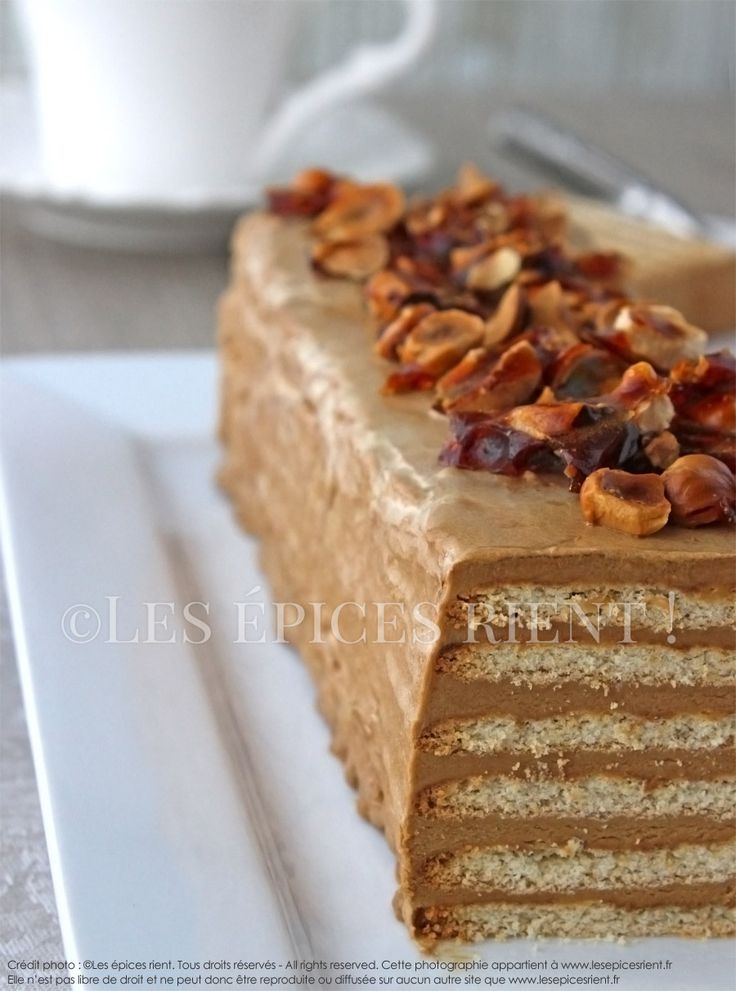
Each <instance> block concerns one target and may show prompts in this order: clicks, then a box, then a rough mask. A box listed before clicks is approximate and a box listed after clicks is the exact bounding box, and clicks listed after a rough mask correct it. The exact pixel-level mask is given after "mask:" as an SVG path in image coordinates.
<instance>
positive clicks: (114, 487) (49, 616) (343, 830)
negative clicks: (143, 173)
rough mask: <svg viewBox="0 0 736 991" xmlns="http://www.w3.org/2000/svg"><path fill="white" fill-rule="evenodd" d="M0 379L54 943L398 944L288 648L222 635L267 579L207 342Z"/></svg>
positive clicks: (547, 947)
mask: <svg viewBox="0 0 736 991" xmlns="http://www.w3.org/2000/svg"><path fill="white" fill-rule="evenodd" d="M2 380H3V407H4V409H3V412H4V430H3V450H2V458H3V460H2V483H3V490H2V524H3V538H4V545H5V555H6V568H7V575H8V584H9V590H10V596H11V608H12V615H13V623H14V630H15V636H16V642H17V646H18V658H19V664H20V668H21V678H22V684H23V693H24V699H25V705H26V710H27V714H28V723H29V729H30V734H31V743H32V746H33V753H34V759H35V764H36V771H37V775H38V782H39V788H40V794H41V803H42V809H43V815H44V822H45V827H46V832H47V838H48V845H49V855H50V860H51V868H52V873H53V878H54V885H55V891H56V896H57V901H58V906H59V915H60V920H61V927H62V933H63V937H64V942H65V947H66V952H67V954H68V956H69V958H71V959H72V960H76V961H81V960H84V959H85V958H88V957H89V958H96V959H103V960H105V959H110V958H113V957H115V958H120V957H134V958H136V959H151V958H163V959H168V958H170V957H171V958H173V959H177V958H181V959H191V960H202V959H205V958H213V959H215V958H226V959H236V958H243V957H244V958H250V959H257V958H261V959H263V958H271V959H275V960H277V961H279V960H286V959H294V958H302V959H308V958H310V957H316V958H320V959H326V960H340V959H341V960H345V959H378V960H379V961H381V960H383V959H402V958H403V959H407V960H410V961H414V960H417V959H419V954H418V952H417V950H416V949H415V947H414V946H413V945H412V943H411V942H410V940H409V938H408V936H407V934H406V932H405V930H404V928H403V926H401V925H400V924H399V923H398V922H397V921H396V920H395V919H394V916H393V913H392V910H391V896H392V894H393V890H394V876H393V869H394V868H393V859H392V857H391V855H390V853H389V851H388V848H387V847H386V845H385V843H384V840H383V838H382V837H381V835H380V834H379V833H378V832H377V831H376V830H375V829H373V828H372V827H371V826H369V825H367V824H366V823H365V822H363V821H362V820H361V819H360V818H359V816H358V815H357V814H356V812H355V809H354V795H353V793H352V791H351V790H350V788H349V787H348V786H347V785H346V784H345V782H344V780H343V775H342V769H341V767H340V765H339V763H338V762H337V761H336V760H335V759H334V758H333V757H331V756H329V755H328V752H327V751H328V734H327V731H326V729H325V727H324V725H323V724H322V722H321V720H320V718H319V717H318V715H317V714H316V712H315V710H314V705H313V691H312V687H311V685H310V682H309V680H308V677H307V675H306V673H305V671H304V669H303V667H302V665H301V664H300V662H299V661H298V659H297V658H296V657H295V656H294V654H293V653H292V652H291V651H290V650H289V649H288V648H286V647H285V646H282V645H279V644H273V643H246V644H243V643H241V644H237V643H235V642H234V640H235V639H236V635H237V632H238V624H237V607H236V606H235V605H234V604H235V603H237V602H251V603H258V602H266V601H267V599H266V595H267V592H266V589H265V581H264V579H263V576H262V575H261V574H260V572H259V569H258V564H257V559H256V548H255V546H254V543H253V541H252V540H250V539H249V538H248V537H246V536H245V535H244V534H242V533H241V532H240V531H239V530H238V529H237V527H236V526H235V525H234V523H233V522H232V519H231V515H230V511H229V507H228V505H227V504H226V502H225V501H224V499H223V498H222V497H221V495H220V494H219V493H218V492H217V490H216V488H215V486H214V484H213V476H214V472H215V469H216V465H217V460H218V452H217V447H216V444H215V441H214V439H213V438H214V433H215V419H216V416H215V413H216V370H215V362H214V358H213V356H212V355H210V354H201V353H199V354H194V353H192V354H184V353H180V354H165V355H164V354H147V355H145V356H144V355H135V354H128V355H125V356H123V355H110V356H104V357H103V356H81V357H64V358H45V359H14V360H11V361H6V362H5V363H4V368H3V373H2ZM116 597H117V598H116ZM112 600H114V601H115V608H116V610H117V630H116V631H115V634H116V635H115V636H111V632H112V631H111V630H110V621H111V617H110V609H111V606H110V603H111V601H112ZM190 602H200V603H201V602H206V603H209V608H210V614H209V617H204V614H203V608H204V607H195V608H194V610H193V611H194V613H195V615H197V616H199V617H200V618H206V619H208V622H209V625H210V627H211V629H212V637H211V639H210V640H209V641H208V642H207V643H204V644H200V645H193V644H189V643H186V642H183V636H182V634H183V632H184V630H186V631H187V632H188V633H189V634H190V636H191V637H192V638H194V639H197V638H198V637H199V636H200V631H199V629H198V628H197V627H196V626H194V625H192V624H191V623H187V622H186V621H185V618H184V615H183V609H184V606H185V604H186V603H190ZM145 603H171V604H172V605H171V606H170V607H159V612H158V613H157V616H158V618H159V619H161V620H163V618H164V615H165V614H166V615H167V617H168V618H167V625H166V626H164V625H163V624H161V625H159V626H157V627H156V628H155V630H153V631H152V632H153V634H154V636H155V638H156V639H158V640H162V639H164V638H168V637H169V636H171V635H172V634H173V636H174V637H175V642H174V643H170V644H163V643H160V642H157V643H150V642H148V643H147V642H145V641H146V640H147V639H148V640H150V639H152V637H151V636H150V635H147V634H148V633H149V631H147V627H146V623H147V616H146V611H145V606H144V604H145ZM77 607H78V608H77ZM247 615H248V617H253V616H254V615H255V613H254V611H253V609H252V608H251V609H249V610H248V612H247ZM98 622H99V626H98ZM136 633H137V636H138V642H137V643H136V642H132V643H126V642H122V641H124V640H133V639H135V635H136ZM249 637H250V638H251V639H252V634H249ZM106 640H108V641H110V640H115V641H116V642H105V641H106ZM84 641H86V642H84ZM474 949H475V948H474ZM478 953H479V954H480V957H481V958H482V959H483V960H486V961H488V962H489V963H491V964H493V962H496V965H498V964H500V963H502V962H506V963H508V964H511V963H513V962H517V963H520V962H521V961H523V960H525V959H533V960H535V961H546V962H547V964H548V966H549V965H551V964H552V963H553V962H557V964H558V965H561V964H563V963H564V962H568V961H574V960H589V959H595V960H598V961H611V962H615V961H619V962H623V963H624V966H626V964H627V963H631V962H635V961H655V960H661V959H668V960H670V961H672V967H671V969H669V970H668V971H666V972H660V971H656V970H654V971H652V970H650V971H638V970H637V971H632V970H622V971H620V972H619V973H620V976H621V982H620V984H619V987H621V988H623V989H628V991H645V989H655V988H657V989H660V988H661V989H665V988H666V989H667V991H679V989H682V991H691V989H692V988H694V987H698V986H699V987H702V988H704V989H708V991H717V989H727V988H728V989H731V988H733V986H734V984H733V973H734V970H733V966H734V947H733V944H732V943H731V942H730V941H722V940H715V941H708V942H696V941H689V940H677V939H658V940H639V941H633V942H630V943H628V944H626V945H617V944H610V943H587V942H586V943H583V942H581V943H574V942H557V941H543V942H540V943H532V942H525V941H516V942H509V943H501V944H493V943H489V944H486V945H484V946H481V947H479V948H478ZM487 973H488V974H494V975H495V976H498V973H499V972H498V971H495V970H494V971H488V972H487ZM517 973H524V972H523V971H520V972H517ZM527 973H528V972H527ZM547 973H548V974H549V975H550V976H551V973H552V972H551V971H547ZM558 973H563V972H562V971H560V972H558ZM598 973H599V974H605V973H610V972H606V971H599V972H598Z"/></svg>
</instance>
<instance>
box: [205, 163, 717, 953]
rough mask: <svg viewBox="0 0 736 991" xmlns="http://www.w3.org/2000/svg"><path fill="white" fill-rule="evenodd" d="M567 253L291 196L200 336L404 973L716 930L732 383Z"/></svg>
mask: <svg viewBox="0 0 736 991" xmlns="http://www.w3.org/2000/svg"><path fill="white" fill-rule="evenodd" d="M366 189H367V190H368V192H367V193H366V192H365V190H366ZM361 190H363V192H361ZM376 190H378V192H375V191H376ZM371 196H372V197H373V199H372V200H371ZM519 218H521V219H519ZM479 231H480V233H479ZM563 237H564V235H563V233H562V222H561V219H560V217H559V216H558V213H557V211H556V210H555V209H553V208H552V207H550V205H549V204H547V203H544V204H543V203H542V202H541V201H540V202H534V203H532V202H531V201H529V200H526V199H524V198H521V197H517V198H512V197H508V196H506V194H504V193H503V191H501V190H500V189H499V188H498V187H497V186H496V185H495V184H494V183H492V182H491V181H490V180H485V178H484V177H482V176H480V174H479V173H477V172H476V171H475V170H466V171H465V173H464V174H463V176H462V177H461V180H460V181H459V183H458V186H457V187H456V188H455V189H454V190H450V191H449V192H447V193H445V194H442V196H440V197H438V198H436V199H435V200H433V201H425V202H423V203H420V204H418V205H415V204H411V205H410V206H408V207H407V206H406V204H405V203H404V202H403V198H401V196H400V194H399V193H398V191H396V190H393V189H392V187H358V186H357V184H354V183H350V182H347V181H346V180H337V179H335V177H331V176H329V175H328V174H326V173H317V172H314V173H308V174H305V175H303V176H301V177H299V178H298V180H297V181H296V182H295V184H294V186H293V187H292V188H290V189H287V190H279V191H276V192H275V193H274V194H273V195H272V197H271V210H270V211H264V212H259V213H254V214H252V215H250V216H247V217H245V218H244V219H242V220H241V221H240V223H239V224H238V226H237V229H236V231H235V234H234V237H233V257H232V270H231V278H230V284H229V287H228V289H227V291H226V292H225V294H224V296H223V298H222V300H221V304H220V309H219V342H220V355H221V369H222V406H221V436H222V442H223V445H224V452H225V457H224V464H223V467H222V472H221V482H222V485H223V486H224V488H225V490H226V491H227V493H228V494H229V496H230V498H231V500H232V502H233V505H234V507H235V511H236V514H237V517H238V519H239V520H240V522H241V523H242V525H243V526H244V527H246V528H247V529H248V530H249V531H251V532H252V533H254V534H256V535H257V536H258V538H259V539H260V542H261V549H262V563H263V568H264V571H265V573H266V575H267V576H268V578H269V580H270V582H271V585H272V590H273V596H274V599H275V600H276V601H279V602H290V603H297V604H299V605H300V606H302V608H303V610H304V619H303V621H302V622H300V623H296V622H294V623H293V625H291V626H290V627H289V629H288V630H287V635H288V636H289V638H290V640H291V641H292V642H293V644H294V646H295V647H296V648H297V649H298V651H299V653H300V654H301V656H302V657H303V659H304V661H305V662H306V664H307V665H308V666H309V669H310V671H311V673H312V675H313V678H314V682H315V684H316V688H317V694H318V701H319V707H320V710H321V712H322V713H323V715H324V717H325V719H326V720H327V722H328V723H329V725H330V727H331V730H332V738H333V749H334V752H335V753H336V754H337V755H338V756H339V758H340V759H341V760H342V761H343V762H344V765H345V771H346V776H347V779H348V781H349V782H350V783H351V784H352V785H353V786H354V787H355V788H356V790H357V794H358V808H359V810H360V812H361V813H362V814H363V815H364V816H366V817H367V818H368V819H369V820H370V821H371V822H373V823H375V825H376V826H378V827H379V828H380V829H382V830H383V831H384V832H385V835H386V838H387V840H388V842H389V844H390V845H391V848H392V849H393V851H394V852H395V855H396V859H397V878H398V892H397V894H396V898H395V902H394V904H395V908H396V911H397V913H398V914H399V916H400V917H401V918H402V919H403V920H404V921H405V923H406V925H407V927H408V928H409V930H410V932H411V934H412V935H413V936H414V938H415V939H417V940H418V941H419V942H420V943H422V944H424V945H427V946H429V945H432V944H433V943H434V941H436V940H438V939H448V938H449V939H461V940H477V939H482V938H486V937H509V936H566V937H611V936H613V937H622V936H629V935H661V934H678V935H689V936H711V935H725V934H729V933H732V932H733V931H734V912H733V908H734V887H735V880H736V879H735V877H734V875H735V874H736V868H735V864H734V850H735V844H734V794H735V792H736V774H735V772H736V767H735V766H734V758H733V742H734V712H735V710H736V705H735V696H734V681H735V678H734V674H735V673H734V665H733V657H734V654H733V648H734V638H733V626H734V615H735V610H734V584H735V580H736V572H735V558H734V542H733V531H732V530H730V529H729V528H728V526H727V524H728V522H729V521H732V520H733V515H734V513H733V494H732V491H731V489H730V488H729V487H730V486H732V476H731V474H730V469H729V468H728V467H726V465H727V464H729V459H730V454H729V452H730V451H732V431H733V420H732V414H730V413H728V412H724V409H727V408H728V409H730V407H729V406H728V404H729V403H732V402H733V400H732V397H731V395H730V391H729V390H730V385H727V386H724V385H723V384H722V383H723V381H726V378H724V377H723V376H722V377H720V378H719V375H720V370H721V369H723V368H728V367H730V366H729V364H728V361H727V360H726V358H725V357H724V356H723V355H720V356H716V357H714V358H713V359H710V358H704V357H702V352H703V351H704V349H705V344H704V335H702V336H700V335H701V332H700V331H698V330H697V328H692V327H690V325H688V324H687V323H686V322H685V321H678V319H677V317H676V316H675V315H673V312H674V311H668V312H667V313H665V312H664V311H665V310H666V309H667V308H665V307H652V311H651V314H650V315H651V321H650V324H651V326H649V327H648V326H646V323H647V319H648V317H647V314H646V313H645V315H644V318H642V314H641V312H640V309H641V307H640V304H639V303H638V301H636V302H635V301H632V300H630V299H629V298H628V297H626V296H625V295H624V294H623V291H622V290H620V289H619V288H618V287H617V286H614V283H615V282H616V278H617V275H618V273H617V271H615V270H617V269H618V262H617V261H616V260H614V259H613V258H612V257H608V256H604V255H602V254H596V255H594V256H593V255H587V256H585V257H584V258H582V257H581V258H580V259H577V260H574V261H570V260H569V258H568V257H567V255H565V250H566V249H564V241H563ZM561 245H563V246H562V247H561ZM463 252H465V254H463ZM535 252H536V253H535ZM540 259H541V260H540ZM565 259H567V260H565ZM402 284H403V286H404V290H402V289H401V286H402ZM550 287H551V288H550ZM521 297H523V301H524V302H523V306H522V305H521V303H520V299H521ZM637 306H639V307H640V309H637ZM655 311H656V312H655ZM458 312H460V315H459V316H458V315H457V314H458ZM604 312H605V318H604V317H603V316H600V314H602V313H604ZM622 312H623V313H625V314H626V315H625V316H624V317H622ZM647 312H649V311H647ZM448 314H449V316H448ZM581 314H582V316H581ZM591 314H592V316H591ZM665 317H666V320H665ZM427 318H429V321H427ZM655 318H656V319H655ZM443 320H444V321H447V320H449V321H450V331H448V330H447V326H445V324H443V323H442V321H443ZM642 320H643V324H642V325H643V326H644V329H643V330H642V331H641V334H642V337H641V339H642V341H643V343H642V345H641V352H640V351H639V350H638V347H639V345H638V344H637V343H636V342H637V340H638V338H637V337H636V336H633V337H632V335H631V333H628V331H629V329H630V328H629V325H630V324H631V323H632V322H633V323H636V322H637V321H640V322H641V321H642ZM423 321H424V322H423ZM432 321H434V323H433V322H432ZM478 321H480V323H481V324H482V333H481V337H480V338H479V337H478V326H479V324H478ZM535 321H536V322H537V323H539V325H540V326H543V327H544V328H546V329H545V334H546V333H547V332H548V331H550V329H551V330H553V331H554V333H555V335H557V336H559V334H562V335H563V336H565V335H569V334H570V333H572V332H573V331H574V334H575V337H576V340H575V342H573V343H572V344H570V342H569V341H568V340H567V337H565V348H563V350H564V355H565V361H563V362H562V364H563V365H564V367H565V368H567V369H569V367H574V369H577V370H578V371H577V373H576V374H577V377H575V376H572V377H570V376H569V375H568V374H567V372H565V374H564V375H562V373H561V372H560V354H559V353H557V352H555V353H554V355H553V357H554V362H553V363H552V364H550V361H551V359H549V355H550V354H551V353H552V347H551V344H550V343H549V339H548V337H544V339H543V340H541V342H540V336H539V333H537V328H536V323H535ZM665 323H666V326H664V329H663V324H665ZM417 327H420V331H419V332H418V333H417V332H416V328H417ZM652 327H654V331H652ZM530 328H531V329H530ZM571 328H572V329H571ZM591 328H592V329H591ZM650 331H651V332H652V333H654V332H657V333H660V332H661V334H662V337H663V339H664V345H663V347H664V351H660V352H658V351H657V347H658V346H659V345H658V344H657V341H655V342H654V343H652V340H651V339H650V338H651V334H650ZM647 334H649V337H647ZM594 335H597V338H596V340H595V341H594V342H593V345H594V346H593V345H591V340H592V337H593V336H594ZM448 339H449V340H450V344H451V346H450V347H449V348H448V347H447V346H446V345H447V341H448ZM632 339H633V341H634V343H633V345H632V344H631V341H632ZM376 341H378V343H376ZM458 341H459V343H458ZM673 341H674V342H675V343H677V345H678V347H680V345H681V349H680V350H677V352H676V353H675V351H672V350H670V351H667V348H670V349H672V347H674V345H673ZM624 345H626V346H628V347H629V351H628V352H626V351H625V347H624ZM591 346H592V347H593V352H591V351H590V350H587V351H584V352H583V355H584V357H585V364H584V367H583V366H580V365H579V364H576V363H573V364H572V365H571V364H570V363H571V361H572V358H573V357H574V358H575V362H577V361H578V359H579V358H580V354H581V352H580V351H579V350H578V352H575V353H574V354H572V356H571V355H570V354H568V352H569V351H570V348H571V347H572V348H575V347H578V348H580V347H588V348H589V347H591ZM558 351H559V348H558ZM665 352H666V354H665ZM438 356H439V357H438ZM642 357H648V358H649V362H645V361H642V360H641V359H642ZM609 358H610V359H611V360H610V362H609V363H608V364H607V362H608V359H609ZM520 361H521V364H522V367H521V368H520V369H517V368H516V364H518V363H519V362H520ZM529 361H531V362H532V366H533V367H532V369H531V371H530V370H529V367H528V365H529ZM535 361H536V362H537V364H536V365H535V364H534V362H535ZM540 362H541V364H540ZM565 362H567V364H565ZM703 362H705V365H704V364H703ZM644 364H646V369H643V367H642V366H643V365H644ZM581 367H583V370H582V372H581V371H580V368H581ZM632 369H633V371H632ZM714 369H715V371H714ZM716 372H718V374H716ZM494 376H495V377H494ZM627 376H628V377H627ZM724 376H725V373H724ZM581 381H582V382H584V383H585V384H584V385H581ZM729 381H730V380H729ZM520 382H521V383H526V385H525V386H524V385H520ZM591 382H593V385H591V384H590V383H591ZM622 382H623V385H622V384H621V383H622ZM642 382H643V384H642ZM663 383H664V384H663ZM713 383H715V384H713ZM524 388H526V393H525V394H524V393H523V390H524ZM632 392H634V393H636V401H635V402H634V401H632V400H631V399H630V396H631V394H632ZM596 395H597V398H596V399H595V401H594V400H593V399H591V398H590V397H591V396H596ZM581 396H583V397H584V401H581V400H580V397H581ZM704 396H705V399H704V398H703V397H704ZM601 397H602V398H601ZM706 400H707V401H706ZM724 402H725V406H724V405H723V404H724ZM703 404H705V408H707V409H706V413H705V414H703V413H702V408H704V405H703ZM573 405H575V409H573V410H571V409H570V407H571V406H573ZM578 407H579V408H578ZM714 409H716V412H715V413H714V412H713V410H714ZM530 411H531V412H530ZM611 411H613V412H611ZM573 414H574V415H573ZM550 416H554V417H562V419H563V420H564V424H565V430H564V431H563V430H562V428H555V429H554V430H553V429H552V428H551V427H549V424H548V420H549V417H550ZM729 416H731V420H729V419H728V418H729ZM530 417H531V419H530ZM540 417H542V419H541V420H540ZM581 417H583V418H584V422H583V421H582V420H581ZM545 418H546V419H545ZM586 418H587V419H586ZM704 421H707V422H704ZM581 423H583V426H580V424H581ZM540 424H543V425H542V426H540ZM544 424H547V425H546V426H544ZM611 438H613V440H612V439H611ZM704 452H705V453H704ZM693 457H694V458H696V459H698V458H701V459H705V460H704V461H703V462H702V463H701V462H698V463H697V464H696V463H695V462H689V461H688V458H693ZM713 462H715V463H716V466H715V468H714V466H713ZM691 466H693V470H694V469H695V468H697V470H698V472H700V474H697V472H696V477H695V479H694V480H693V479H692V478H691V477H690V475H689V474H688V470H689V468H690V467H691ZM722 471H723V472H725V476H724V475H723V474H722ZM708 472H712V473H713V475H712V477H711V476H710V475H709V474H708ZM632 479H633V482H632ZM724 479H725V482H724ZM570 487H572V488H573V490H582V494H581V496H580V497H579V496H578V495H576V494H575V493H574V492H573V493H571V492H570V491H568V489H569V488H570ZM704 493H705V494H704ZM581 508H582V511H581ZM668 517H669V520H670V521H669V522H667V520H668ZM673 519H676V520H677V521H679V522H680V523H685V524H688V525H685V526H683V525H674V524H673V522H672V520H673ZM698 523H704V524H706V525H702V526H699V525H695V524H698ZM591 524H601V525H591ZM647 533H649V534H651V535H650V536H636V535H634V534H647ZM318 773H320V772H319V769H318V768H315V774H318ZM358 895H359V893H356V896H358ZM387 899H388V893H387Z"/></svg>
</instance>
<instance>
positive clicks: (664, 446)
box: [644, 430, 680, 468]
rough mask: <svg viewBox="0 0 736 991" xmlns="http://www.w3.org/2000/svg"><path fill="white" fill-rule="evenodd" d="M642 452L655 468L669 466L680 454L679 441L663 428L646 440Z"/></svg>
mask: <svg viewBox="0 0 736 991" xmlns="http://www.w3.org/2000/svg"><path fill="white" fill-rule="evenodd" d="M644 453H645V454H646V456H647V457H648V458H649V460H650V462H651V463H652V465H653V466H654V467H655V468H669V466H670V465H671V464H672V462H673V461H676V460H677V458H678V457H679V456H680V443H679V441H678V440H677V437H675V435H674V434H673V433H670V431H669V430H663V431H662V433H661V434H655V435H654V437H652V438H651V439H650V440H648V441H647V443H646V444H645V445H644Z"/></svg>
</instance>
